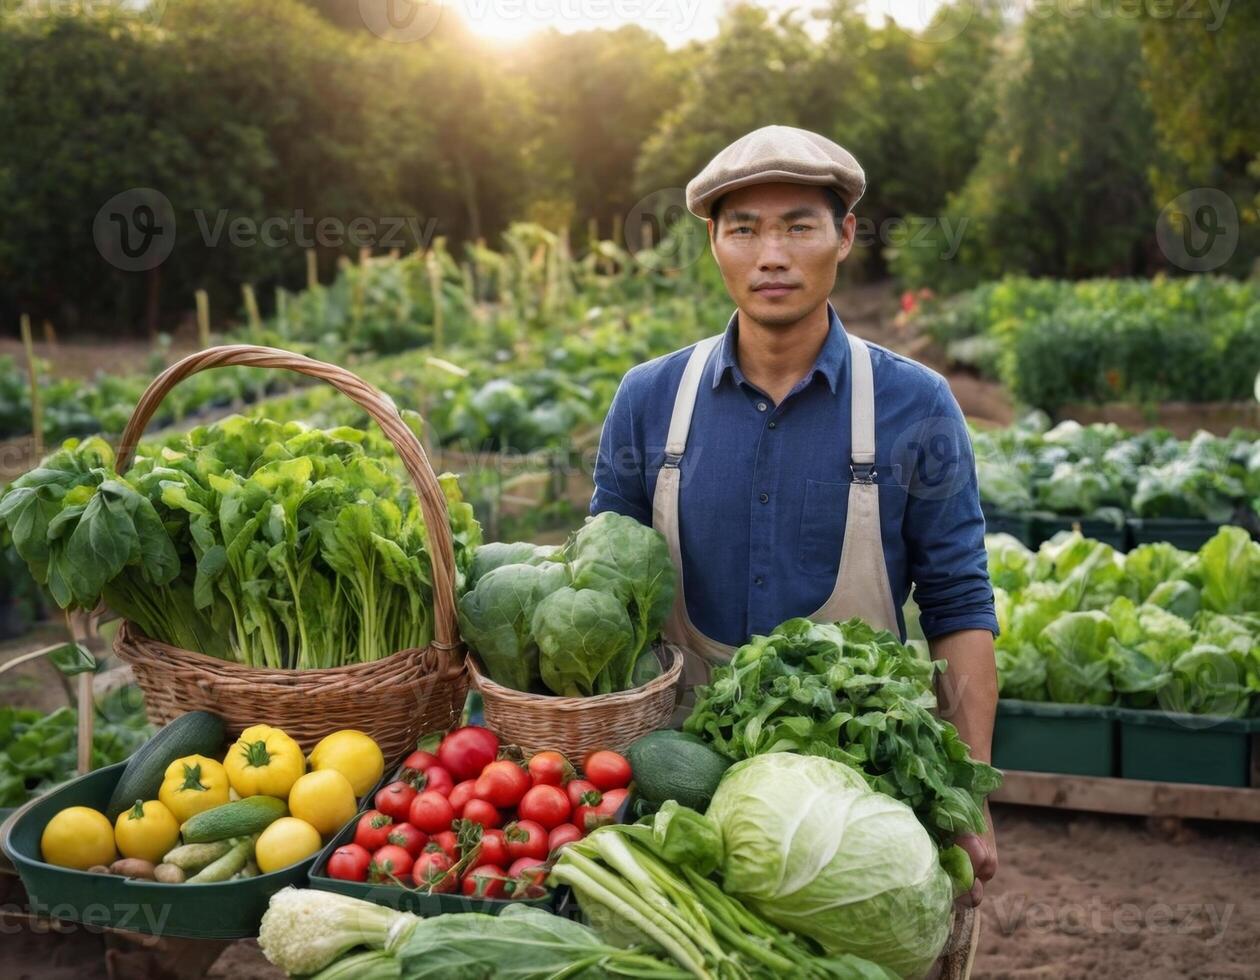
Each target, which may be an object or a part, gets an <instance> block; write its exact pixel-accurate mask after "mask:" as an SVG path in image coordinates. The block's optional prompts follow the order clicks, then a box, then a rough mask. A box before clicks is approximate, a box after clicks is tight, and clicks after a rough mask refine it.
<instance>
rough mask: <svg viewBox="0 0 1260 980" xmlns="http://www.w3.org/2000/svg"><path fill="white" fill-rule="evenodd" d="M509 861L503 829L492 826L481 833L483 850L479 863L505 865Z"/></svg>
mask: <svg viewBox="0 0 1260 980" xmlns="http://www.w3.org/2000/svg"><path fill="white" fill-rule="evenodd" d="M508 861H509V856H508V846H507V841H506V840H505V839H504V836H503V831H501V830H497V829H494V828H491V829H490V830H487V831H485V833H483V834H482V835H481V851H480V853H479V854H478V855H477V863H478V864H497V865H498V866H499V867H504V866H505V865H506V864H507V863H508Z"/></svg>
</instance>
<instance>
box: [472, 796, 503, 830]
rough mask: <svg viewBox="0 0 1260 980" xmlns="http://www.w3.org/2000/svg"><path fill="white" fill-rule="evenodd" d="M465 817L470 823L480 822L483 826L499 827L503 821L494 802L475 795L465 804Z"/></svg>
mask: <svg viewBox="0 0 1260 980" xmlns="http://www.w3.org/2000/svg"><path fill="white" fill-rule="evenodd" d="M464 819H465V820H467V821H468V822H469V823H479V824H481V826H483V827H497V826H499V824H501V823H502V822H503V818H502V817H501V816H499V811H498V810H497V809H495V806H494V804H493V803H488V802H486V801H485V800H480V799H477V798H476V797H473V798H472V799H471V800H469V801H468V802H467V803H465V804H464Z"/></svg>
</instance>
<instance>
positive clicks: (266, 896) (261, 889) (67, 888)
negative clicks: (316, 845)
mask: <svg viewBox="0 0 1260 980" xmlns="http://www.w3.org/2000/svg"><path fill="white" fill-rule="evenodd" d="M125 766H126V763H125V762H120V763H118V764H117V765H113V766H108V767H106V768H104V769H98V770H97V771H96V772H92V773H88V774H87V775H86V776H81V777H79V778H78V779H74V780H71V781H70V782H68V783H66V784H65V785H63V786H59V787H57V788H56V789H53V790H50V791H49V792H47V793H45V794H44V795H43V796H40V797H39V798H38V799H36V800H33V801H31V802H30V803H28V804H27V805H26V806H25V807H24V808H23V812H22V813H21V814H19V815H18V817H17V819H16V820H15V821H14V822H13V824H12V825H11V826H10V828H9V831H8V834H7V835H6V837H5V839H4V841H3V846H4V851H5V853H6V854H7V855H8V856H9V859H10V860H11V861H12V862H13V863H14V865H16V866H17V870H18V874H19V875H21V877H22V884H23V885H25V886H26V893H27V895H28V896H29V899H30V907H31V910H32V911H33V912H35V913H37V914H41V915H47V916H50V917H52V918H56V919H66V920H69V921H72V922H81V923H84V924H85V925H95V926H110V927H112V928H116V929H126V930H129V931H131V932H143V933H149V934H151V935H155V936H181V937H185V938H192V939H244V938H246V937H249V936H256V935H257V934H258V923H259V922H260V921H261V920H262V915H263V913H264V912H265V911H267V903H268V901H270V899H271V896H272V895H273V894H275V893H276V892H277V891H279V890H280V889H281V888H284V887H286V886H288V885H298V886H302V885H305V883H306V878H307V874H308V873H309V871H310V868H311V865H312V864H313V863H314V860H315V859H314V858H308V859H307V860H305V861H300V862H298V863H297V864H294V865H292V866H290V867H288V868H283V869H282V870H280V871H273V872H271V873H270V874H265V875H258V876H257V877H255V878H245V879H240V880H237V881H222V882H215V883H213V884H205V885H190V884H183V885H164V884H161V883H159V882H155V881H136V880H128V879H125V878H117V877H115V876H113V875H103V874H89V873H88V872H86V871H75V870H73V869H70V868H59V867H56V866H55V865H51V864H47V863H45V862H44V861H43V860H42V859H41V856H40V850H39V839H40V836H41V835H42V834H43V832H44V827H45V826H46V825H47V823H48V821H49V820H51V819H52V817H53V816H54V814H56V813H57V812H58V811H60V810H63V809H65V808H66V807H71V806H87V807H91V808H92V809H94V810H101V811H104V809H105V807H106V806H107V805H108V803H109V797H110V794H111V793H112V792H113V791H114V786H115V784H116V783H117V782H118V778H119V777H120V776H121V775H122V771H123V769H124V767H125Z"/></svg>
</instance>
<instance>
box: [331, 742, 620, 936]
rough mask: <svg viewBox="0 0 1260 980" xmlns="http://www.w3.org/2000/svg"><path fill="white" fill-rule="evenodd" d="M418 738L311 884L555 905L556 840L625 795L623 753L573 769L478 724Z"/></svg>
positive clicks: (416, 905) (421, 901) (493, 904)
mask: <svg viewBox="0 0 1260 980" xmlns="http://www.w3.org/2000/svg"><path fill="white" fill-rule="evenodd" d="M421 745H422V746H425V747H423V748H420V749H417V750H416V751H415V752H413V753H411V755H409V756H408V757H407V758H406V759H405V760H403V763H402V765H401V766H400V767H399V769H398V770H397V771H396V772H395V773H394V778H393V780H392V781H391V782H389V783H387V784H386V785H384V786H383V787H381V788H380V789H379V790H378V791H377V793H376V794H375V796H374V798H372V799H369V800H367V801H366V802H365V804H364V806H363V808H362V809H361V810H360V811H359V814H358V815H357V816H356V817H355V819H354V820H352V821H351V822H350V823H348V824H347V825H346V826H345V827H343V828H342V829H341V831H340V832H339V833H338V834H337V835H336V836H335V837H334V838H333V839H332V840H331V841H330V842H329V844H328V845H327V847H325V848H324V850H323V851H322V852H321V853H320V855H319V857H318V858H316V860H315V865H314V867H313V868H312V869H311V875H310V882H311V887H312V888H321V889H324V890H325V891H332V892H339V893H340V894H343V895H350V896H351V897H353V898H360V899H365V900H367V901H372V902H376V903H377V904H380V905H387V906H389V907H391V908H395V909H401V910H403V911H408V912H415V913H417V914H419V915H438V914H441V913H444V912H488V913H491V914H498V913H499V912H500V911H502V910H503V909H504V908H506V907H507V906H509V905H512V904H524V905H534V906H538V907H540V908H545V909H549V910H551V911H553V912H555V911H560V910H561V908H562V907H563V906H564V904H565V903H566V902H567V898H568V893H567V889H563V888H559V889H552V888H550V887H549V886H548V885H547V883H546V879H547V875H548V873H549V872H550V869H551V864H552V862H553V861H554V860H555V857H556V855H557V853H558V852H559V849H560V848H561V847H563V846H564V845H565V844H567V843H571V842H573V841H576V840H581V839H582V838H583V837H585V836H586V835H587V834H588V833H590V832H591V831H592V830H595V829H596V828H598V827H601V826H603V825H604V824H608V823H620V822H623V821H624V820H625V816H626V813H627V812H628V810H629V807H630V792H631V786H630V779H631V773H630V765H629V763H628V762H627V761H626V760H625V758H623V757H622V756H621V755H619V754H617V753H616V752H609V751H600V752H593V753H591V754H590V755H588V756H587V757H586V759H584V760H582V764H581V769H579V768H578V767H577V766H576V765H575V764H574V762H573V761H571V760H569V759H566V758H565V757H564V756H563V755H561V754H560V753H559V752H552V751H546V752H538V753H535V754H534V755H532V756H529V757H526V756H524V755H523V754H522V753H521V752H520V751H519V750H518V749H516V748H515V747H514V746H505V745H503V744H501V743H500V741H499V738H498V736H496V735H495V734H494V733H493V732H491V731H490V730H489V729H486V728H481V727H478V726H475V725H470V726H466V727H464V728H459V729H456V730H454V731H452V732H450V733H448V734H446V735H445V736H443V737H441V738H440V739H437V738H433V739H428V740H422V742H421Z"/></svg>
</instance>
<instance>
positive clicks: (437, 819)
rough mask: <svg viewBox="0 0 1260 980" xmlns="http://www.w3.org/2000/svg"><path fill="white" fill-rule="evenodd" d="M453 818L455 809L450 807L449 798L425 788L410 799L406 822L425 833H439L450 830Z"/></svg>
mask: <svg viewBox="0 0 1260 980" xmlns="http://www.w3.org/2000/svg"><path fill="white" fill-rule="evenodd" d="M454 819H455V811H454V810H453V809H451V803H450V800H448V799H447V798H446V797H445V796H443V795H442V794H441V793H438V792H435V791H434V790H431V789H427V790H425V791H424V792H423V793H421V794H419V795H418V796H417V797H416V798H415V799H414V800H412V801H411V808H410V810H409V811H408V814H407V822H408V823H409V824H411V825H412V826H413V827H415V828H416V829H417V830H423V831H424V832H425V833H426V834H440V833H441V832H442V831H444V830H450V829H451V821H452V820H454Z"/></svg>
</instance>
